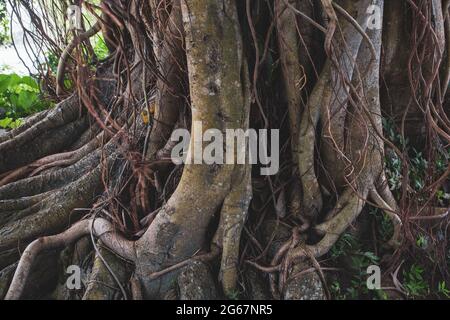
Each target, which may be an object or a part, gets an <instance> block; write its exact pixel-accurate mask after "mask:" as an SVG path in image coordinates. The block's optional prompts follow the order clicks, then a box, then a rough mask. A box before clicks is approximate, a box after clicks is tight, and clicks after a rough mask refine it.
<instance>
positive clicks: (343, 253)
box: [330, 233, 385, 300]
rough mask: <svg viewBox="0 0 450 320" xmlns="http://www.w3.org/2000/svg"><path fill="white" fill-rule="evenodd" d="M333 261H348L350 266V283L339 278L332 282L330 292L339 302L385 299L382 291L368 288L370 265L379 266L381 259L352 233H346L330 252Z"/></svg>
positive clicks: (348, 269)
mask: <svg viewBox="0 0 450 320" xmlns="http://www.w3.org/2000/svg"><path fill="white" fill-rule="evenodd" d="M330 256H331V259H332V260H333V261H334V263H336V262H338V261H337V260H346V261H347V264H349V265H348V266H346V268H345V269H346V271H347V272H348V276H349V279H348V280H349V281H347V282H344V281H341V279H340V278H339V280H338V279H336V280H335V281H334V282H332V284H331V287H330V290H331V293H332V294H333V296H334V297H335V298H336V299H339V300H345V299H360V298H361V297H367V298H373V299H383V298H385V294H384V293H383V292H382V291H381V290H369V289H368V288H367V284H366V281H367V268H368V267H369V266H370V265H378V264H379V260H380V259H379V257H378V256H377V255H376V254H375V253H373V252H372V251H370V250H365V249H364V248H363V246H362V244H361V243H359V242H358V241H357V239H356V238H355V237H354V236H353V235H352V234H351V233H344V234H343V235H342V236H341V237H340V238H339V240H338V241H337V242H336V244H335V245H334V246H333V247H332V248H331V250H330Z"/></svg>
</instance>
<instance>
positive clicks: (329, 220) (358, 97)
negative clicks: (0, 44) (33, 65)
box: [0, 0, 450, 299]
mask: <svg viewBox="0 0 450 320" xmlns="http://www.w3.org/2000/svg"><path fill="white" fill-rule="evenodd" d="M313 3H314V4H313ZM22 5H24V4H23V3H22ZM101 8H102V15H101V17H102V19H99V20H98V21H99V22H98V23H99V24H98V25H97V27H96V28H95V29H94V30H90V31H87V32H86V33H84V34H82V35H79V36H78V38H74V40H73V41H72V42H71V43H70V44H69V45H68V47H67V48H66V50H65V51H64V52H65V53H64V54H63V55H61V60H60V68H58V72H59V74H58V75H57V76H56V79H57V84H58V86H57V88H58V90H56V91H57V92H58V94H59V95H60V99H61V101H60V102H59V103H58V104H57V105H56V106H55V108H53V109H51V110H48V111H44V112H41V113H38V114H36V115H34V116H33V117H31V118H28V119H27V120H26V122H25V123H24V124H23V125H22V126H20V127H19V128H16V129H13V130H11V131H9V132H7V133H4V134H3V135H0V270H2V271H0V295H1V297H5V298H6V299H19V298H23V297H56V298H61V297H65V298H83V299H127V298H131V299H150V298H158V299H170V298H199V299H200V298H201V299H208V298H211V299H215V298H218V297H230V298H231V297H236V295H239V296H242V297H246V298H255V297H261V296H263V297H266V296H267V292H266V293H264V294H262V293H261V292H262V291H263V290H266V289H267V288H268V290H270V295H271V297H272V298H286V299H292V298H296V299H304V298H312V299H317V298H325V297H326V295H325V293H326V291H327V290H326V287H327V286H326V279H325V277H324V276H323V273H322V270H321V268H320V267H319V263H318V262H317V259H319V258H321V257H326V256H327V254H328V252H329V251H330V249H331V248H332V247H333V245H335V243H336V242H337V240H338V239H339V237H340V236H341V235H342V234H343V233H344V232H345V231H346V230H347V229H348V228H349V227H350V226H351V225H352V224H353V223H354V222H355V221H356V219H357V218H358V216H359V215H360V214H361V213H363V214H366V213H365V210H364V208H365V207H366V206H368V205H371V206H375V207H377V208H379V209H381V210H382V211H384V213H385V214H386V216H387V217H389V219H390V220H391V222H392V224H393V229H394V231H393V234H392V238H391V239H390V240H389V241H388V242H387V243H386V245H388V246H390V247H391V248H393V249H398V248H400V247H401V246H402V245H403V246H404V245H405V243H406V241H407V239H406V240H405V235H406V238H408V232H412V231H411V228H412V227H411V226H410V225H409V223H410V222H409V215H410V214H411V213H410V211H409V208H411V205H412V203H414V201H416V200H417V199H414V197H412V194H411V193H410V191H409V189H408V187H407V186H408V175H407V169H405V170H406V171H404V173H405V172H406V174H405V175H404V177H403V178H404V181H403V184H402V186H403V190H402V192H403V193H402V195H401V197H400V198H397V199H396V198H395V197H394V195H393V194H392V192H391V190H390V188H389V185H388V183H387V180H388V178H387V176H386V172H385V164H384V163H385V157H386V156H385V148H388V149H389V152H395V153H397V155H398V156H399V157H400V158H401V159H402V160H403V161H404V164H405V166H406V165H407V163H408V161H407V157H408V152H407V151H406V149H403V150H402V149H401V148H398V147H397V146H396V145H395V144H394V143H393V142H392V141H390V140H389V139H386V138H385V136H384V133H383V131H384V130H383V125H382V119H383V116H385V117H388V116H389V117H393V118H394V119H396V120H397V124H398V126H399V127H401V131H402V134H403V137H415V136H417V135H418V134H419V133H420V132H419V133H418V132H417V129H419V128H418V126H417V120H419V121H420V122H421V123H423V128H420V130H423V132H422V133H426V138H425V140H426V141H425V142H424V143H423V144H424V145H427V146H428V147H423V148H428V149H427V150H428V155H429V157H430V158H433V157H435V156H436V154H437V152H440V150H438V149H442V148H444V149H445V147H444V146H445V145H448V143H449V142H450V122H449V118H448V110H446V107H447V108H448V93H446V89H447V87H448V81H449V73H450V72H449V71H448V66H449V64H450V63H449V61H450V59H449V52H448V41H449V39H448V37H449V32H448V30H449V28H448V26H449V19H448V1H442V2H441V1H428V2H427V1H420V0H411V1H403V2H401V3H400V1H389V2H388V1H383V0H358V1H355V0H338V1H332V0H321V1H317V2H309V1H293V0H275V1H274V2H273V3H272V2H268V3H266V2H262V1H261V2H260V1H250V0H246V1H235V0H223V1H213V0H211V1H200V0H186V1H180V0H151V1H141V0H133V1H131V2H130V4H129V5H128V6H127V7H124V6H123V4H122V2H120V1H115V0H114V1H108V2H102V5H101ZM374 8H375V9H374ZM125 12H126V14H124V13H125ZM410 30H412V31H411V32H410ZM99 31H102V32H103V35H104V38H105V39H106V40H107V43H108V47H109V49H110V56H109V58H108V59H106V60H105V61H101V62H99V63H97V64H96V65H92V66H89V67H86V65H87V64H88V63H92V61H91V60H89V59H88V56H86V55H89V53H86V52H88V51H83V50H81V49H82V48H83V46H85V45H86V44H85V42H86V41H85V40H86V39H85V38H88V37H89V36H92V35H93V34H94V33H95V32H99ZM39 32H43V30H41V31H39ZM75 37H77V36H75ZM75 49H76V50H75ZM71 64H74V65H75V66H76V68H72V69H71V70H69V69H68V67H67V66H68V65H71ZM94 67H95V71H92V70H94ZM67 73H70V76H71V77H72V78H73V79H75V82H74V87H73V88H72V89H71V90H72V92H70V93H68V96H66V97H64V92H63V91H64V90H62V89H64V85H63V84H62V83H61V82H62V80H63V79H64V77H65V76H66V75H67ZM61 79H62V80H61ZM446 97H447V98H446ZM445 99H447V100H445ZM446 101H447V102H446ZM446 103H447V104H446ZM188 128H189V131H190V133H191V136H190V140H189V152H188V154H187V159H188V160H189V159H190V160H193V161H192V163H189V162H188V163H185V164H175V163H172V161H170V155H171V152H172V149H173V148H174V147H175V145H176V142H174V141H172V139H171V134H172V133H173V132H175V130H176V129H188ZM252 128H253V129H269V130H271V129H280V134H281V140H280V145H279V150H278V151H279V153H280V157H281V158H280V170H279V172H276V173H275V174H274V175H272V176H264V175H261V174H260V170H256V169H259V168H260V167H261V166H262V165H261V164H260V163H256V164H254V163H253V162H251V161H250V160H251V159H250V155H249V154H248V153H246V155H245V159H244V160H245V161H244V163H239V162H237V163H236V162H234V163H227V164H221V163H219V164H207V163H205V162H204V161H203V162H202V161H200V162H197V161H196V160H197V156H198V155H199V154H202V150H205V148H206V147H207V146H208V143H207V142H205V141H200V142H199V141H198V138H199V137H200V136H203V135H204V134H205V133H206V134H208V133H210V132H211V130H216V132H219V133H220V134H222V135H223V136H225V135H226V134H227V133H228V132H229V131H230V130H237V129H241V130H243V131H244V132H245V131H246V130H248V129H252ZM259 138H261V136H260V137H259ZM431 141H433V142H431ZM227 142H228V140H227V139H223V142H222V144H223V146H222V147H223V150H224V151H225V153H226V154H227V156H228V155H233V157H234V159H237V158H238V152H239V148H235V149H229V145H228V144H227ZM272 142H273V141H272ZM250 143H251V139H248V140H245V143H244V144H243V145H240V147H242V148H245V149H248V150H250V149H249V147H250V145H249V144H250ZM233 144H234V142H233ZM436 145H439V147H438V148H432V147H430V146H436ZM272 146H276V145H274V144H272ZM276 147H278V146H276ZM260 151H261V150H260ZM270 151H271V152H272V155H273V154H274V150H270ZM216 152H217V151H216ZM447 161H448V159H447ZM449 174H450V173H449V172H448V170H447V171H446V172H445V173H443V175H439V176H438V175H436V174H434V175H433V176H430V179H429V181H427V183H428V184H427V186H424V187H423V189H424V190H427V191H426V192H428V190H429V189H428V187H429V186H433V188H435V189H433V190H437V189H439V188H440V187H441V186H442V185H443V184H444V183H445V181H446V180H447V179H448V175H449ZM438 184H439V185H438ZM436 188H437V189H436ZM424 192H425V191H424ZM427 194H428V195H429V196H430V199H434V198H433V197H434V193H432V192H431V191H430V192H429V193H427ZM417 201H419V200H417ZM433 201H434V200H430V201H429V202H427V204H426V205H427V206H432V205H434V204H435V203H434V202H433ZM418 206H420V205H418ZM424 206H425V205H424ZM420 212H422V213H423V212H424V211H423V210H422V211H420ZM420 212H419V213H418V214H420ZM430 215H433V213H430ZM444 218H445V219H447V218H446V217H444ZM274 221H276V222H274ZM267 230H269V231H267ZM405 230H408V232H406V231H405ZM87 243H90V245H87ZM77 248H83V250H78V249H77ZM63 249H64V251H63V252H64V254H65V255H68V256H69V258H68V260H67V259H66V260H67V261H69V262H67V261H66V260H64V259H63V258H64V255H63V254H53V255H50V256H49V257H48V258H46V261H49V262H48V263H49V264H52V263H53V265H56V263H57V261H58V263H59V265H60V266H63V268H67V266H69V265H70V262H71V261H72V262H76V263H77V264H82V265H83V266H82V269H83V274H84V275H85V276H86V279H88V280H87V284H86V285H85V286H83V288H81V289H79V292H78V291H77V294H71V293H70V292H68V291H67V288H65V286H64V282H65V281H64V279H65V277H66V275H64V274H61V273H60V274H59V275H58V274H57V273H56V272H55V276H54V277H51V278H52V279H47V278H48V277H44V278H43V279H39V278H38V277H36V274H39V270H37V268H38V267H39V268H43V267H42V259H40V257H42V255H44V252H45V251H49V252H59V251H52V250H63ZM79 252H82V253H81V256H80V255H79ZM83 261H84V262H83ZM216 261H218V262H219V264H220V268H210V267H211V266H214V265H215V262H216ZM309 269H312V271H311V272H309V271H308V270H309ZM305 270H306V271H307V272H305ZM64 271H65V270H64ZM299 274H300V275H299ZM217 279H218V281H217ZM44 280H45V284H47V285H42V286H40V285H30V282H33V283H34V282H35V281H36V282H43V281H44ZM57 280H58V281H57ZM192 281H198V283H199V284H198V288H200V289H198V290H199V291H198V292H195V294H194V293H190V291H189V290H190V289H189V286H192ZM216 282H217V283H216ZM102 283H103V284H104V285H102ZM41 287H44V288H45V290H37V288H41ZM195 288H197V287H195ZM255 288H260V289H256V290H255ZM196 290H197V289H196Z"/></svg>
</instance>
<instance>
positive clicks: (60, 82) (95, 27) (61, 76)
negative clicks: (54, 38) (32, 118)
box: [56, 21, 101, 96]
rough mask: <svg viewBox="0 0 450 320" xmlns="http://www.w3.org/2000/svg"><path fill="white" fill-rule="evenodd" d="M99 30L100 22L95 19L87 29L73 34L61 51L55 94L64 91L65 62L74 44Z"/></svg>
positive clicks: (60, 93)
mask: <svg viewBox="0 0 450 320" xmlns="http://www.w3.org/2000/svg"><path fill="white" fill-rule="evenodd" d="M100 30H101V23H100V22H98V21H97V22H96V23H95V24H94V25H93V26H92V27H91V28H90V29H89V30H88V31H86V32H83V33H81V34H79V35H75V36H74V38H73V39H72V41H71V42H70V43H69V45H68V46H67V47H66V48H65V49H64V51H63V52H62V54H61V57H60V58H59V62H58V69H57V73H56V94H57V95H58V96H61V95H63V94H64V92H65V89H64V75H65V70H66V64H67V60H68V59H69V58H70V55H71V53H72V51H73V49H75V48H76V46H77V45H79V44H80V43H82V42H84V41H86V40H88V39H89V38H91V37H92V36H94V35H95V34H97V32H99V31H100Z"/></svg>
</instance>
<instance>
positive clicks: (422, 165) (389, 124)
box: [383, 119, 450, 206]
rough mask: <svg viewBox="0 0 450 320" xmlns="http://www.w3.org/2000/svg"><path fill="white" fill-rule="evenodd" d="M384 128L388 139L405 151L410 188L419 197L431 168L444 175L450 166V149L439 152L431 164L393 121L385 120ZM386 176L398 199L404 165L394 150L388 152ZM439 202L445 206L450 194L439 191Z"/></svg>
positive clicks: (437, 196)
mask: <svg viewBox="0 0 450 320" xmlns="http://www.w3.org/2000/svg"><path fill="white" fill-rule="evenodd" d="M383 127H384V132H385V135H386V137H387V138H388V139H389V140H390V141H391V142H392V143H394V144H395V145H396V146H397V147H398V148H399V149H400V150H405V152H406V154H407V156H408V158H409V160H408V176H409V188H408V190H409V191H411V192H415V193H417V194H418V195H419V198H418V199H419V200H423V199H421V198H420V193H421V192H422V191H423V189H424V188H425V187H426V186H425V181H426V179H427V176H428V175H429V171H430V170H429V169H430V167H433V169H434V170H435V172H436V175H441V174H443V173H444V172H445V171H446V170H447V168H448V166H449V164H450V161H449V160H450V149H448V148H447V149H443V150H439V151H438V152H437V155H436V160H434V161H433V163H431V164H430V163H429V161H428V160H427V159H426V157H425V156H424V154H423V153H422V152H419V151H417V150H416V149H415V148H414V147H412V146H411V145H410V143H409V141H408V139H403V138H402V136H401V135H400V134H399V133H398V132H397V130H396V129H395V125H394V123H393V121H392V120H388V119H383ZM385 160H386V161H385V163H386V175H387V179H388V183H389V187H390V189H391V190H392V191H393V193H394V195H395V196H396V197H397V198H398V197H399V195H400V194H399V192H400V190H401V188H402V181H403V163H402V159H401V158H400V157H399V156H398V155H397V154H396V153H395V152H393V151H392V150H389V149H388V150H387V152H386V159H385ZM436 199H437V201H438V202H439V203H440V204H441V205H442V206H445V204H444V202H445V200H447V201H448V200H449V199H450V194H447V193H445V192H444V191H443V190H438V192H437V194H436Z"/></svg>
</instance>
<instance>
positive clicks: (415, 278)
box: [403, 264, 429, 298]
mask: <svg viewBox="0 0 450 320" xmlns="http://www.w3.org/2000/svg"><path fill="white" fill-rule="evenodd" d="M424 272H425V270H424V268H422V267H421V266H419V265H417V264H413V265H412V266H411V268H410V269H409V270H405V271H403V278H404V279H403V286H404V288H405V289H406V293H407V295H408V297H411V298H418V297H421V296H425V295H427V294H428V293H429V286H428V283H427V281H426V280H425V278H424Z"/></svg>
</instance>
